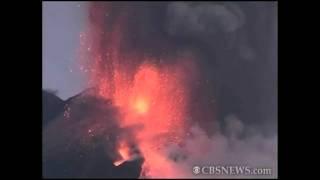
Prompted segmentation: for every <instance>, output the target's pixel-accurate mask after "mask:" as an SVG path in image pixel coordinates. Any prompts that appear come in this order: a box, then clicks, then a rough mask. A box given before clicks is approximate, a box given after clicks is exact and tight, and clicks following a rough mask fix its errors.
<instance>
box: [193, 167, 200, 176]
mask: <svg viewBox="0 0 320 180" xmlns="http://www.w3.org/2000/svg"><path fill="white" fill-rule="evenodd" d="M199 173H200V167H199V166H194V167H193V174H199Z"/></svg>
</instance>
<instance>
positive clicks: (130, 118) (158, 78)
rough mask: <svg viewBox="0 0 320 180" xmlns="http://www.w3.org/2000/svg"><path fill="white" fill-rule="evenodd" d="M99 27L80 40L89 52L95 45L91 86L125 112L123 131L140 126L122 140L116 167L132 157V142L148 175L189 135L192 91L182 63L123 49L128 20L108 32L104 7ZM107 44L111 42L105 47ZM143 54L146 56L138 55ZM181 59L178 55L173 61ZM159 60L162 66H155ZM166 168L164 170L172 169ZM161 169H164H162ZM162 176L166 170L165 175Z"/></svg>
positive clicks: (97, 22) (95, 14) (95, 11)
mask: <svg viewBox="0 0 320 180" xmlns="http://www.w3.org/2000/svg"><path fill="white" fill-rule="evenodd" d="M92 10H93V11H92V14H93V15H92V16H93V17H95V21H94V24H93V25H92V26H90V29H89V32H88V33H87V34H82V38H84V39H83V40H82V41H81V42H83V44H82V45H84V46H85V47H84V49H88V48H87V46H89V47H90V49H91V51H90V52H89V53H90V55H91V58H89V59H90V61H88V63H87V64H86V65H87V67H88V69H89V70H87V71H86V72H88V75H89V76H88V77H89V82H90V85H94V86H97V88H98V90H99V91H98V94H97V95H100V96H102V97H104V98H106V99H111V100H112V102H113V103H114V104H115V105H116V106H117V107H118V109H119V110H120V116H121V118H120V119H121V120H120V121H121V122H119V123H120V125H121V126H122V127H123V128H126V127H132V126H139V127H141V128H140V129H138V130H136V131H134V132H133V133H132V134H131V136H130V139H126V138H124V139H119V142H118V148H117V149H118V153H119V155H120V156H121V158H120V159H118V160H117V161H116V162H114V164H115V165H116V166H117V165H119V164H121V163H122V162H123V161H125V160H128V159H131V158H132V156H133V155H134V154H133V153H131V151H132V150H131V148H130V147H129V144H130V143H132V141H133V142H134V144H135V146H137V148H138V149H139V152H140V154H141V155H142V156H143V157H144V159H145V160H144V165H143V173H144V174H147V175H148V171H150V172H152V171H155V169H152V168H156V167H157V168H159V165H160V164H163V163H164V162H165V161H166V160H167V159H168V157H166V156H164V155H163V154H161V153H159V151H161V149H163V148H165V147H166V146H167V145H169V144H172V143H173V144H178V143H180V142H181V140H182V138H183V137H184V135H185V131H186V128H185V126H186V124H185V119H186V109H187V104H188V92H187V88H186V85H185V82H186V78H185V77H186V76H187V73H190V72H185V71H184V70H183V69H181V64H179V62H180V61H177V59H174V60H172V61H171V62H177V63H171V64H170V65H169V64H163V63H159V60H158V59H157V58H155V57H151V56H146V55H145V54H143V53H141V52H134V53H129V52H126V51H121V48H120V47H121V45H122V44H125V41H124V40H123V39H122V36H123V35H122V34H121V33H123V30H124V29H125V28H124V24H125V23H124V22H125V21H123V19H124V18H120V19H117V20H114V22H117V23H114V25H113V26H112V27H110V29H108V30H107V32H104V31H103V30H104V29H103V28H102V27H104V26H105V22H106V21H107V20H108V19H104V18H108V17H105V16H104V11H105V10H106V8H105V9H104V8H103V7H101V6H93V7H92ZM106 42H107V43H106ZM139 53H141V54H139ZM172 58H176V57H172ZM155 62H158V63H155ZM165 168H166V167H165V165H163V169H162V170H163V171H167V170H166V169H165ZM157 171H161V170H159V169H157ZM160 173H161V172H160Z"/></svg>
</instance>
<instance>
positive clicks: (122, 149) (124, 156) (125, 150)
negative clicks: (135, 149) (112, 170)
mask: <svg viewBox="0 0 320 180" xmlns="http://www.w3.org/2000/svg"><path fill="white" fill-rule="evenodd" d="M118 152H119V154H120V156H121V159H119V160H117V161H115V162H114V163H113V164H114V165H115V166H119V165H120V164H122V163H123V162H124V161H126V160H128V159H129V158H130V148H129V147H128V146H127V144H125V143H124V142H121V143H120V146H119V148H118Z"/></svg>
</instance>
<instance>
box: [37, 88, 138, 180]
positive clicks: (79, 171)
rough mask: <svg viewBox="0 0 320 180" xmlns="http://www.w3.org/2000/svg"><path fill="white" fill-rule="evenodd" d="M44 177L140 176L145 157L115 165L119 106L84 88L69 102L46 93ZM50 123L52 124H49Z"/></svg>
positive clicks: (44, 106)
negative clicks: (116, 106) (117, 107)
mask: <svg viewBox="0 0 320 180" xmlns="http://www.w3.org/2000/svg"><path fill="white" fill-rule="evenodd" d="M43 102H44V104H43V113H44V115H43V118H44V119H43V122H44V126H43V147H42V148H43V154H42V157H43V177H44V178H111V177H112V178H123V177H126V178H138V177H139V175H140V172H141V166H142V163H143V160H141V159H136V160H133V161H130V162H124V163H123V164H121V165H120V166H114V165H113V162H114V161H115V159H116V158H117V156H118V155H117V153H116V151H115V144H116V139H117V137H118V136H119V134H120V133H122V131H124V130H121V128H119V127H118V124H117V122H118V120H117V118H118V114H117V109H116V108H115V107H114V106H113V105H112V103H111V101H108V100H105V99H101V98H99V97H96V96H93V95H91V93H90V91H84V92H83V93H80V94H78V95H76V96H74V97H72V98H69V99H68V100H66V101H63V100H61V99H60V98H58V97H57V96H55V95H54V94H52V93H50V92H43ZM48 122H50V123H48Z"/></svg>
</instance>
